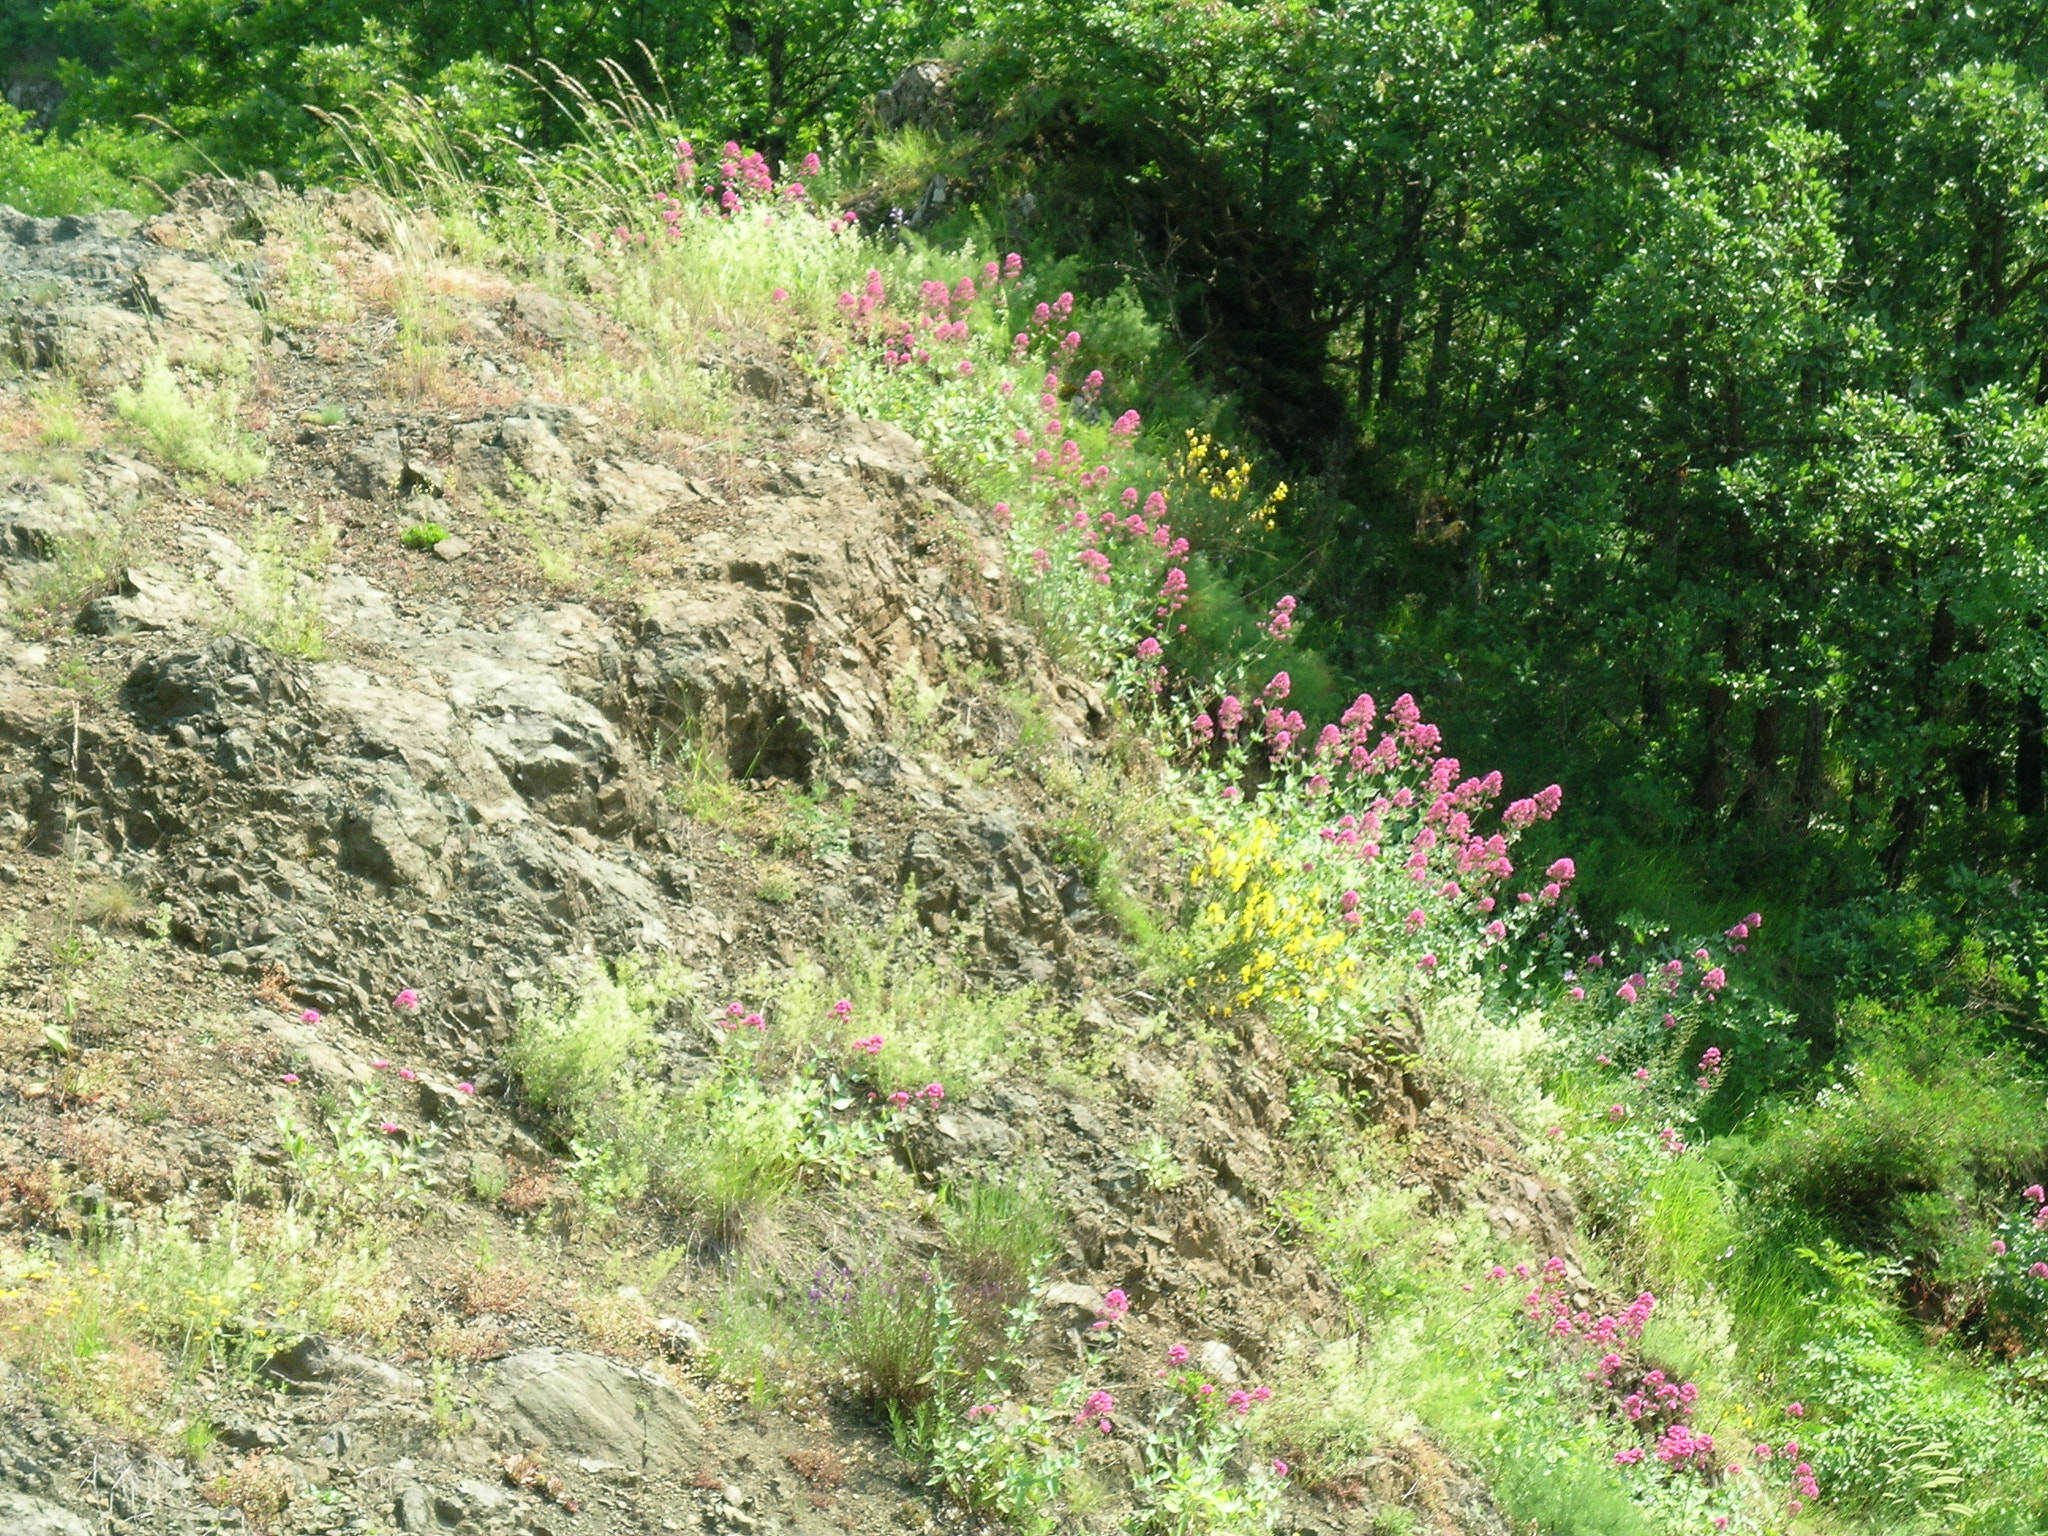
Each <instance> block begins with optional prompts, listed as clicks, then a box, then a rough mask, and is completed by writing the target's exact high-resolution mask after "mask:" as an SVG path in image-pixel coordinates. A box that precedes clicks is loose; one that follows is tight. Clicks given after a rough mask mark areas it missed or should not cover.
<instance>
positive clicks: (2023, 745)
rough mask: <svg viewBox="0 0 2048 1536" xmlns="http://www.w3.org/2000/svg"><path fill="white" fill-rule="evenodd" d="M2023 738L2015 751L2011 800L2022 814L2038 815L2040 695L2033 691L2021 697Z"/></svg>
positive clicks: (2040, 806) (2039, 800) (2021, 729)
mask: <svg viewBox="0 0 2048 1536" xmlns="http://www.w3.org/2000/svg"><path fill="white" fill-rule="evenodd" d="M2019 714H2020V739H2019V745H2018V750H2017V751H2016V752H2014V753H2013V765H2014V774H2013V786H2012V801H2013V806H2014V807H2015V809H2017V810H2018V811H2019V813H2020V814H2021V815H2022V816H2039V815H2040V814H2041V811H2042V795H2041V777H2042V774H2041V770H2042V766H2043V762H2042V750H2041V696H2040V695H2039V694H2038V693H2030V694H2027V695H2026V696H2024V697H2023V698H2022V699H2021V700H2020V708H2019Z"/></svg>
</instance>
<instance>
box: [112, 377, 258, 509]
mask: <svg viewBox="0 0 2048 1536" xmlns="http://www.w3.org/2000/svg"><path fill="white" fill-rule="evenodd" d="M241 406H242V401H241V395H240V393H239V392H238V391H237V390H236V389H235V388H233V386H232V385H230V384H228V383H225V382H224V383H221V384H216V385H210V386H209V385H204V384H194V385H192V386H191V387H189V388H188V387H187V386H185V385H183V384H181V383H180V382H179V380H178V376H177V374H175V373H174V372H172V370H171V368H170V366H169V365H168V364H167V363H165V362H164V361H163V360H162V359H161V358H159V359H158V360H157V361H155V362H153V363H151V364H150V365H149V367H148V368H147V369H145V370H144V372H143V375H142V379H141V382H140V383H139V384H137V386H136V387H135V388H134V389H129V388H126V387H125V386H124V387H123V388H121V389H117V390H116V391H114V410H115V412H116V414H118V415H119V416H120V417H121V419H122V420H123V421H125V422H127V423H128V425H129V426H130V427H131V428H132V429H133V430H134V432H135V434H136V436H137V437H138V438H140V439H141V441H142V442H143V444H144V445H145V446H146V447H148V448H149V449H150V450H151V451H152V452H153V453H155V454H156V455H157V456H158V457H159V458H161V459H162V460H163V461H164V462H165V463H167V464H169V465H170V466H171V467H172V468H174V469H180V470H184V471H185V472H186V473H188V474H192V475H197V476H199V477H201V478H202V479H205V480H219V481H223V482H225V483H226V484H229V485H246V484H247V483H248V482H250V481H251V480H254V479H256V478H257V477H258V476H260V475H261V474H262V473H263V472H264V471H265V470H266V469H268V468H269V467H270V452H269V450H268V449H267V448H265V447H264V446H263V441H262V439H261V438H259V437H257V436H256V435H255V434H254V433H251V432H245V431H243V430H242V428H241V425H240V423H239V421H238V419H237V418H238V416H239V414H240V411H241Z"/></svg>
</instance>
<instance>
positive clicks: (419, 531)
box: [398, 523, 448, 550]
mask: <svg viewBox="0 0 2048 1536" xmlns="http://www.w3.org/2000/svg"><path fill="white" fill-rule="evenodd" d="M447 537H448V530H447V529H446V528H443V527H442V526H441V525H440V524H439V523H414V524H413V525H412V526H411V527H410V528H408V529H406V530H405V532H404V533H402V534H400V535H399V536H398V542H399V543H401V544H403V545H404V546H405V547H406V548H407V549H422V550H424V549H432V548H433V547H434V546H435V545H436V544H439V543H440V542H441V541H442V540H443V539H445V538H447Z"/></svg>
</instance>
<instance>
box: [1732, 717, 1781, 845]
mask: <svg viewBox="0 0 2048 1536" xmlns="http://www.w3.org/2000/svg"><path fill="white" fill-rule="evenodd" d="M1784 723H1785V701H1784V700H1783V699H1772V700H1771V702H1770V703H1768V704H1766V705H1765V706H1764V707H1763V708H1762V709H1760V710H1758V711H1757V712H1756V724H1755V725H1754V726H1753V727H1752V728H1751V730H1750V737H1749V776H1748V778H1747V779H1746V780H1745V782H1744V783H1743V786H1742V798H1741V799H1740V800H1738V801H1737V802H1736V803H1735V819H1736V820H1737V821H1748V820H1750V819H1751V818H1752V817H1754V816H1757V815H1759V814H1760V813H1762V812H1763V811H1765V810H1767V809H1768V808H1769V806H1770V803H1771V796H1772V794H1773V793H1774V792H1775V791H1776V789H1777V785H1778V756H1779V750H1780V749H1779V738H1780V737H1781V736H1782V735H1783V732H1784Z"/></svg>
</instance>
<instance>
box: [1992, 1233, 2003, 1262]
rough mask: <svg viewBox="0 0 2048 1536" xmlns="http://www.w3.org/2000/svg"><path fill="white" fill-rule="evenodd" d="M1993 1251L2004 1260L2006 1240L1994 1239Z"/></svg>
mask: <svg viewBox="0 0 2048 1536" xmlns="http://www.w3.org/2000/svg"><path fill="white" fill-rule="evenodd" d="M1991 1251H1992V1252H1993V1253H1994V1254H1997V1255H1998V1256H1999V1257H2001V1258H2003V1257H2004V1255H2005V1239H2004V1238H2002V1237H1994V1238H1993V1239H1991Z"/></svg>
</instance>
